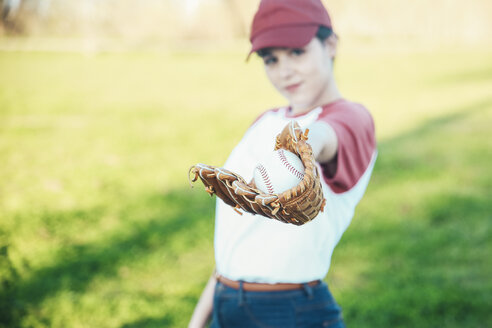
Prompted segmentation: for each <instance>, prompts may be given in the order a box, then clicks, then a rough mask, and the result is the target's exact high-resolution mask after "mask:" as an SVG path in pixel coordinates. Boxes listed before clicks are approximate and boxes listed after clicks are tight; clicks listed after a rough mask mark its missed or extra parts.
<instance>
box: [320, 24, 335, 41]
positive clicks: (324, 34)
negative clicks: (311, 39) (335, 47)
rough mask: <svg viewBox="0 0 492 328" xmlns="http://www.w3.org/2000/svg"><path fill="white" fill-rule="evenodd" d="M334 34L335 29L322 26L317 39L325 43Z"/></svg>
mask: <svg viewBox="0 0 492 328" xmlns="http://www.w3.org/2000/svg"><path fill="white" fill-rule="evenodd" d="M332 34H333V29H332V28H331V27H326V26H324V25H321V26H320V27H319V28H318V32H316V37H317V38H318V39H319V40H320V41H325V40H326V39H328V38H329V37H330V36H331V35H332Z"/></svg>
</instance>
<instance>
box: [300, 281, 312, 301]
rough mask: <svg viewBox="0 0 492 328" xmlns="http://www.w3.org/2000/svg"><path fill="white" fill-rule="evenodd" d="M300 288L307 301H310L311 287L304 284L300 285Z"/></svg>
mask: <svg viewBox="0 0 492 328" xmlns="http://www.w3.org/2000/svg"><path fill="white" fill-rule="evenodd" d="M302 288H303V289H304V292H305V293H306V295H307V297H308V299H312V298H313V289H312V288H311V286H309V284H308V283H305V284H302Z"/></svg>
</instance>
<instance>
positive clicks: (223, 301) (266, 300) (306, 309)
mask: <svg viewBox="0 0 492 328" xmlns="http://www.w3.org/2000/svg"><path fill="white" fill-rule="evenodd" d="M210 327H211V328H229V327H233V328H241V327H282V328H290V327H331V328H342V327H345V325H344V323H343V319H342V316H341V310H340V307H339V306H338V305H337V303H336V302H335V300H334V299H333V296H332V295H331V293H330V291H329V290H328V286H327V285H326V284H325V283H324V282H322V283H320V284H318V285H316V286H313V287H310V286H308V285H307V284H305V285H304V288H303V289H299V290H289V291H275V292H249V291H244V290H242V289H239V290H236V289H233V288H230V287H227V286H225V285H223V284H221V283H220V282H217V285H216V286H215V295H214V310H213V317H212V324H211V326H210Z"/></svg>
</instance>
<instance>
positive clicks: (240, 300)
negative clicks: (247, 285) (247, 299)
mask: <svg viewBox="0 0 492 328" xmlns="http://www.w3.org/2000/svg"><path fill="white" fill-rule="evenodd" d="M243 304H244V288H243V281H242V280H239V306H243Z"/></svg>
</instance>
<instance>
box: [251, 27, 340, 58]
mask: <svg viewBox="0 0 492 328" xmlns="http://www.w3.org/2000/svg"><path fill="white" fill-rule="evenodd" d="M332 34H333V29H332V28H331V27H327V26H324V25H320V26H319V28H318V31H317V32H316V34H315V37H317V38H318V39H319V40H320V41H321V42H323V41H325V40H326V39H328V38H329V37H330V36H331V35H332ZM271 49H272V48H263V49H259V50H258V51H257V52H256V53H257V54H258V56H260V57H262V58H263V57H265V56H267V55H269V54H270V51H271Z"/></svg>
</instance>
